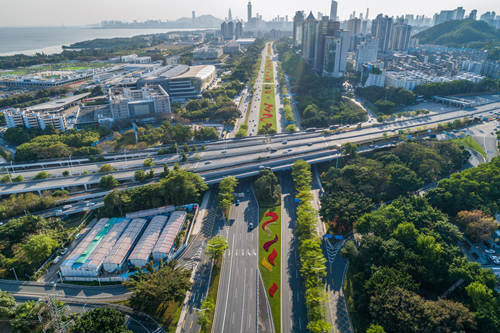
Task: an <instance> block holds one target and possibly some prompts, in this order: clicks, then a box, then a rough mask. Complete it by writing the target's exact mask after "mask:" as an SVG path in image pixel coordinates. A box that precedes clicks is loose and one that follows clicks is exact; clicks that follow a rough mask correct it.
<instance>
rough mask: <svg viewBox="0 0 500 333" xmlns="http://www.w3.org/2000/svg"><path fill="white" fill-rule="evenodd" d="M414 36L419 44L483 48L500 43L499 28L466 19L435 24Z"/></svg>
mask: <svg viewBox="0 0 500 333" xmlns="http://www.w3.org/2000/svg"><path fill="white" fill-rule="evenodd" d="M414 37H415V38H418V39H419V41H420V44H435V45H444V46H449V47H470V48H479V49H483V48H489V47H492V46H494V45H496V44H498V43H500V30H498V29H495V28H493V27H492V26H490V25H488V24H487V23H486V22H483V21H475V20H470V19H467V20H460V21H448V22H445V23H441V24H438V25H435V26H433V27H432V28H429V29H427V30H424V31H422V32H419V33H418V34H416V35H415V36H414Z"/></svg>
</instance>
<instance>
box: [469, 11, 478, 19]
mask: <svg viewBox="0 0 500 333" xmlns="http://www.w3.org/2000/svg"><path fill="white" fill-rule="evenodd" d="M469 18H470V19H472V20H477V9H473V10H471V11H470V14H469Z"/></svg>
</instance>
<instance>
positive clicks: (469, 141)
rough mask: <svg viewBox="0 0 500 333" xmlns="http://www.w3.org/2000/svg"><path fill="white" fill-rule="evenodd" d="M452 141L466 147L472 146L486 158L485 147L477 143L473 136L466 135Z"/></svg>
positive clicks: (471, 147)
mask: <svg viewBox="0 0 500 333" xmlns="http://www.w3.org/2000/svg"><path fill="white" fill-rule="evenodd" d="M452 141H454V142H456V143H458V144H459V145H462V146H464V147H466V148H470V149H472V150H475V151H477V152H478V153H479V154H481V155H482V156H483V157H484V158H485V159H486V152H485V151H484V149H483V147H481V145H480V144H479V143H477V142H476V140H474V139H473V138H472V137H471V136H466V137H464V138H459V139H453V140H452Z"/></svg>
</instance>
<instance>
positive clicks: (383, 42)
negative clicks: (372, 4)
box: [372, 14, 393, 52]
mask: <svg viewBox="0 0 500 333" xmlns="http://www.w3.org/2000/svg"><path fill="white" fill-rule="evenodd" d="M392 26H393V20H392V18H391V17H388V16H384V15H382V14H378V15H377V17H376V18H375V20H373V22H372V35H373V36H375V38H377V39H378V48H379V51H381V52H386V51H387V50H389V49H390V47H391V40H392Z"/></svg>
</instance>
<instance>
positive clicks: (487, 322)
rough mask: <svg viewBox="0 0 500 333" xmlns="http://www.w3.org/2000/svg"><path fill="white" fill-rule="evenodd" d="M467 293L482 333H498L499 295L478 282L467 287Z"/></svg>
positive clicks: (499, 320) (499, 316) (499, 322)
mask: <svg viewBox="0 0 500 333" xmlns="http://www.w3.org/2000/svg"><path fill="white" fill-rule="evenodd" d="M465 291H466V292H467V295H468V296H469V297H470V299H471V300H472V306H473V309H474V310H475V313H476V318H477V321H478V327H480V328H481V332H488V333H489V332H498V331H499V330H500V309H499V306H500V298H499V296H498V294H496V295H494V293H493V290H491V289H490V288H488V287H487V286H485V285H484V284H482V283H481V282H477V281H476V282H472V283H471V284H469V285H468V286H467V287H465Z"/></svg>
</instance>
